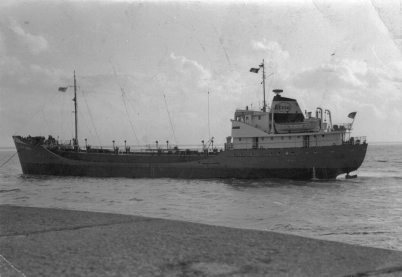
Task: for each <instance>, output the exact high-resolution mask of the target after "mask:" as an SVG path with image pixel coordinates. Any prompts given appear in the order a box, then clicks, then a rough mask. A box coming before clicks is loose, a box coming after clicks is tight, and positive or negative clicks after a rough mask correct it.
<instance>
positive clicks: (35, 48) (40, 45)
mask: <svg viewBox="0 0 402 277" xmlns="http://www.w3.org/2000/svg"><path fill="white" fill-rule="evenodd" d="M11 29H12V30H13V32H14V33H15V34H16V35H18V36H19V37H20V38H21V39H22V40H23V41H24V43H26V44H27V45H28V47H29V49H30V51H31V52H32V53H33V54H35V55H37V54H39V53H41V52H44V51H46V50H47V49H48V48H49V44H48V42H47V40H46V39H45V38H44V37H43V36H41V35H37V36H35V35H31V34H30V33H28V32H26V31H25V30H24V29H22V28H21V26H19V25H18V23H17V22H16V21H15V20H14V19H11Z"/></svg>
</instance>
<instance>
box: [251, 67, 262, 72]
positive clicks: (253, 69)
mask: <svg viewBox="0 0 402 277" xmlns="http://www.w3.org/2000/svg"><path fill="white" fill-rule="evenodd" d="M258 70H260V69H259V68H252V69H250V72H254V73H258Z"/></svg>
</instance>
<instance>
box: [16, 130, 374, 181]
mask: <svg viewBox="0 0 402 277" xmlns="http://www.w3.org/2000/svg"><path fill="white" fill-rule="evenodd" d="M13 139H14V143H15V146H16V148H17V151H18V156H19V159H20V163H21V167H22V171H23V173H24V174H40V175H58V176H90V177H127V178H185V179H209V178H240V179H260V178H284V179H298V180H308V179H313V178H317V179H334V178H336V177H337V176H338V175H340V174H344V173H347V174H348V173H349V172H352V171H354V170H357V169H358V168H359V167H360V165H361V164H362V163H363V160H364V157H365V155H366V151H367V146H368V145H367V144H366V143H362V144H350V143H344V144H342V145H334V146H322V147H293V148H275V149H273V148H272V149H269V148H268V149H267V148H266V149H238V150H225V151H222V152H213V153H188V154H187V153H178V154H167V153H135V152H134V153H133V152H131V153H117V152H116V153H114V152H112V151H111V152H110V153H91V152H86V151H83V150H80V151H74V150H69V151H67V150H58V149H57V148H54V149H53V150H52V149H50V148H47V147H45V146H43V145H40V144H35V143H31V142H29V141H26V140H24V139H22V138H21V137H19V136H15V137H13Z"/></svg>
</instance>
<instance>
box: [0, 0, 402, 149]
mask: <svg viewBox="0 0 402 277" xmlns="http://www.w3.org/2000/svg"><path fill="white" fill-rule="evenodd" d="M401 13H402V7H401V4H400V2H397V1H378V0H376V1H374V0H373V1H363V0H361V1H321V0H314V1H264V2H262V1H260V2H258V1H256V2H241V1H225V2H218V1H208V2H202V1H197V2H195V1H181V2H174V1H131V2H123V1H15V0H12V1H8V0H6V1H5V0H2V1H1V2H0V109H1V111H0V112H1V113H0V135H1V137H0V139H1V143H0V146H12V145H13V143H12V139H11V136H12V135H13V134H15V133H16V134H17V135H23V136H27V135H31V136H34V135H44V136H47V135H49V134H52V135H53V136H54V137H59V138H60V139H71V138H72V137H73V136H74V114H73V113H72V111H73V110H74V107H73V101H72V99H73V88H69V89H68V90H67V91H66V92H59V91H58V88H59V87H63V86H64V87H65V86H68V85H73V73H74V71H75V72H76V77H77V85H78V86H79V87H78V105H79V113H78V115H79V139H80V144H81V145H83V144H84V138H87V139H88V143H90V144H92V145H99V144H101V145H103V146H106V145H111V144H112V140H116V142H117V144H119V145H124V140H127V142H128V144H129V145H138V144H141V145H144V144H152V143H155V141H156V140H158V141H159V142H163V143H165V142H166V141H167V140H168V141H169V142H170V143H171V144H175V143H176V142H177V143H178V144H179V145H190V144H191V145H199V144H200V143H201V141H202V140H205V141H206V140H208V139H209V137H215V142H216V143H223V142H224V141H225V137H226V136H229V135H230V132H231V123H230V119H232V118H233V116H234V111H235V109H236V108H239V107H245V106H249V107H253V108H259V107H261V105H262V104H261V102H262V86H261V74H255V73H250V72H249V70H250V68H251V67H258V65H259V64H260V63H261V62H262V60H263V59H264V60H265V63H266V71H267V75H270V74H271V73H274V74H273V75H271V76H270V77H268V78H267V82H266V89H267V91H270V92H269V93H268V94H267V102H268V103H269V104H270V102H271V101H272V97H273V94H272V89H283V90H284V94H283V96H286V97H290V98H296V99H297V100H298V102H299V105H300V106H301V108H302V110H303V111H304V110H308V111H313V113H314V112H315V110H316V107H317V106H320V107H322V108H324V109H329V110H330V111H331V113H332V121H333V122H334V123H347V122H351V119H349V118H348V117H347V115H348V114H349V113H350V112H353V111H357V115H356V119H355V122H354V132H353V134H354V135H355V136H367V138H368V141H369V142H370V141H389V142H392V141H402V137H401V135H402V134H401V131H402V124H401V123H402V122H401V121H402V120H401V118H402V109H401V105H402V101H401V99H402V58H401V43H400V42H401V38H402V35H401V32H402V31H401V29H402V14H401ZM208 92H209V95H208ZM169 117H170V119H169Z"/></svg>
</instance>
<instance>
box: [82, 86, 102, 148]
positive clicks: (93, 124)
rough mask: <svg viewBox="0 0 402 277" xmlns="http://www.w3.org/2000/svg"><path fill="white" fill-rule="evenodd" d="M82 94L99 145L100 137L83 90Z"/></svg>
mask: <svg viewBox="0 0 402 277" xmlns="http://www.w3.org/2000/svg"><path fill="white" fill-rule="evenodd" d="M82 95H84V99H85V104H86V105H87V109H88V112H89V116H90V117H91V121H92V126H94V129H95V133H96V137H97V138H98V142H99V146H102V143H101V142H100V139H99V136H98V131H96V127H95V123H94V120H93V118H92V114H91V110H90V109H89V106H88V102H87V98H86V96H85V93H84V91H82ZM84 122H85V121H84ZM85 125H86V123H85ZM87 128H88V126H87ZM90 133H91V132H90ZM91 136H92V135H91Z"/></svg>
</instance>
